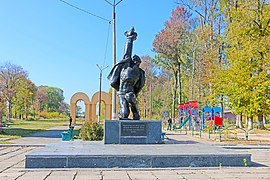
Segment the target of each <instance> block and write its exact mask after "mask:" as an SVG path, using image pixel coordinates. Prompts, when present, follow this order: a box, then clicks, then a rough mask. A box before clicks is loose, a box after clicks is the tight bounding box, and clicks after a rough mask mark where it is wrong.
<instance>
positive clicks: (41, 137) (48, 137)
mask: <svg viewBox="0 0 270 180" xmlns="http://www.w3.org/2000/svg"><path fill="white" fill-rule="evenodd" d="M66 130H68V126H56V127H53V128H50V129H48V130H47V131H42V132H38V133H34V134H31V135H29V136H27V137H22V138H19V139H14V140H11V141H10V142H11V143H13V144H14V145H36V146H37V145H40V146H42V145H46V144H50V143H54V142H58V141H61V133H62V132H63V131H66Z"/></svg>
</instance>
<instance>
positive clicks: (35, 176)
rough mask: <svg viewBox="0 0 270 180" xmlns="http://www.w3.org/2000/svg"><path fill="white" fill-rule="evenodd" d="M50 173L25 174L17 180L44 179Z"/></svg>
mask: <svg viewBox="0 0 270 180" xmlns="http://www.w3.org/2000/svg"><path fill="white" fill-rule="evenodd" d="M49 174H50V171H47V172H46V171H36V172H25V174H23V175H22V176H20V177H19V178H18V180H39V179H45V178H46V177H47V176H49Z"/></svg>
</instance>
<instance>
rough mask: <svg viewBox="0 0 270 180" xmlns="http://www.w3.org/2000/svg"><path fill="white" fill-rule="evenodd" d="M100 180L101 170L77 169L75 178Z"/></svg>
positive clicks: (79, 179)
mask: <svg viewBox="0 0 270 180" xmlns="http://www.w3.org/2000/svg"><path fill="white" fill-rule="evenodd" d="M94 179H96V180H100V179H103V175H102V171H91V170H89V171H77V175H76V177H75V180H94Z"/></svg>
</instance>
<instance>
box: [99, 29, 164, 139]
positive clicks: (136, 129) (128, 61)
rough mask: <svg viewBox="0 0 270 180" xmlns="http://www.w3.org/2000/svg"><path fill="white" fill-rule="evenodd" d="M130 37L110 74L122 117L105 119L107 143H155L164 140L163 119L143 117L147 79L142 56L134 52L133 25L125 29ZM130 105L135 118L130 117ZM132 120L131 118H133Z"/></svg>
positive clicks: (109, 77)
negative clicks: (141, 104)
mask: <svg viewBox="0 0 270 180" xmlns="http://www.w3.org/2000/svg"><path fill="white" fill-rule="evenodd" d="M124 35H125V36H126V38H127V42H126V45H125V50H124V56H123V60H121V61H120V62H119V63H117V64H116V65H115V66H114V67H113V68H112V70H111V72H110V74H109V75H108V79H109V80H110V84H111V86H112V87H113V88H114V89H115V90H116V91H117V95H118V99H119V105H120V110H119V114H118V117H119V120H114V121H110V120H106V121H105V131H104V137H105V140H104V143H105V144H156V143H161V129H162V127H161V126H162V123H161V121H141V120H140V113H139V107H138V100H137V97H138V94H139V92H140V91H141V90H142V88H143V86H144V83H145V72H144V71H143V70H142V69H141V68H140V64H141V59H140V57H139V56H137V55H134V56H132V48H133V42H134V41H135V40H136V39H137V33H136V32H135V29H134V27H132V28H131V29H130V30H129V31H126V32H125V33H124ZM130 109H131V111H132V114H133V118H132V119H129V118H128V117H129V114H130ZM131 120H132V121H131Z"/></svg>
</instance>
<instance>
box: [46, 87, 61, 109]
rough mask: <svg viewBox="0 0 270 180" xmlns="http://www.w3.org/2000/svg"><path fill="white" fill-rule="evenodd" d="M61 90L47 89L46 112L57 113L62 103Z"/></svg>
mask: <svg viewBox="0 0 270 180" xmlns="http://www.w3.org/2000/svg"><path fill="white" fill-rule="evenodd" d="M63 93H64V92H63V90H62V89H60V88H56V87H48V88H47V95H48V101H49V102H48V111H50V112H58V110H59V108H60V106H61V103H62V102H63V101H64V99H65V98H64V95H63Z"/></svg>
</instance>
